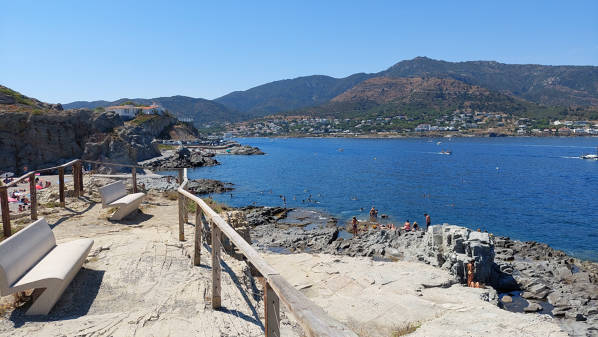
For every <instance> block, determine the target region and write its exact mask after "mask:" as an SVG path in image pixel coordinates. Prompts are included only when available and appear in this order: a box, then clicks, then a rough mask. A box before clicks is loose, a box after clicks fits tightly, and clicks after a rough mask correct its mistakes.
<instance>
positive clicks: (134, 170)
mask: <svg viewBox="0 0 598 337" xmlns="http://www.w3.org/2000/svg"><path fill="white" fill-rule="evenodd" d="M131 178H132V179H133V182H132V184H133V193H137V169H136V168H134V167H133V168H132V169H131Z"/></svg>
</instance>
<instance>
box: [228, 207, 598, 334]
mask: <svg viewBox="0 0 598 337" xmlns="http://www.w3.org/2000/svg"><path fill="white" fill-rule="evenodd" d="M242 211H243V212H246V215H245V217H246V219H247V224H248V226H249V232H250V233H251V239H252V241H253V245H254V246H255V247H257V248H259V249H260V250H262V251H264V252H277V253H286V254H293V255H294V254H298V253H309V254H331V255H346V256H351V257H367V258H371V259H372V260H374V261H405V262H420V263H421V262H423V263H426V264H429V265H432V266H434V267H437V268H440V269H443V270H447V271H449V273H450V274H451V275H452V276H453V278H452V279H451V280H450V282H448V283H446V284H444V285H442V287H450V286H451V285H453V284H464V283H466V280H465V278H464V272H463V269H464V267H463V264H464V262H460V258H458V257H457V258H456V259H455V255H454V254H457V255H456V256H460V255H461V254H463V253H465V256H463V259H465V260H466V261H467V259H473V260H475V261H476V263H475V266H476V276H475V280H479V281H480V282H481V283H483V284H485V285H486V286H487V287H488V286H491V287H492V289H494V290H495V291H496V292H497V293H498V297H499V299H498V300H497V302H496V305H497V306H498V307H500V308H504V309H505V310H508V311H513V312H519V313H522V312H526V313H536V312H539V313H542V314H547V315H549V316H551V317H553V318H554V319H555V320H557V322H558V323H559V325H560V326H561V327H562V328H563V329H565V330H566V331H567V332H568V333H569V334H572V335H576V336H577V335H579V336H585V335H591V334H592V333H595V332H596V331H598V263H596V262H592V261H587V260H581V259H578V258H575V257H572V256H569V255H567V254H566V253H564V252H562V251H559V250H556V249H553V248H551V247H550V246H548V245H547V244H543V243H539V242H534V241H527V242H524V241H519V240H512V239H510V238H508V237H501V236H494V235H492V234H488V233H478V232H475V231H473V230H470V229H467V228H463V227H459V226H451V225H448V224H439V225H434V226H432V227H430V229H429V230H428V231H417V232H413V231H412V232H405V231H403V230H384V229H379V227H378V229H373V228H372V226H371V225H370V226H369V227H368V229H366V230H364V231H362V232H360V233H359V234H358V235H357V236H354V237H346V236H342V235H339V234H340V229H341V228H342V227H338V226H336V225H335V222H334V221H322V222H321V224H320V225H319V226H318V227H317V228H313V227H310V226H309V224H308V223H306V222H305V221H302V222H300V223H299V225H298V226H297V225H295V226H294V225H293V223H292V221H291V222H289V221H285V217H286V215H287V214H288V213H289V211H288V209H284V208H277V207H275V208H268V207H266V208H259V207H258V208H255V207H250V208H244V209H242ZM237 212H238V211H237ZM276 214H279V215H280V218H278V217H277V216H276ZM323 223H326V225H324V224H323ZM440 237H444V239H439V238H440ZM478 237H479V238H481V239H478ZM484 237H486V238H487V239H484ZM434 240H440V241H442V240H444V241H445V242H444V244H443V246H442V245H441V246H442V247H441V248H440V249H430V247H431V245H432V246H433V245H437V242H434V243H431V242H432V241H434ZM478 240H479V241H478ZM451 241H453V243H451ZM447 242H448V244H447ZM455 242H459V243H457V244H455ZM459 247H465V248H459ZM447 250H448V252H447ZM438 254H442V255H443V257H442V258H438ZM449 261H451V262H449ZM478 271H479V273H480V274H478Z"/></svg>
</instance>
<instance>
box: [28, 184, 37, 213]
mask: <svg viewBox="0 0 598 337" xmlns="http://www.w3.org/2000/svg"><path fill="white" fill-rule="evenodd" d="M29 199H30V200H29V201H30V202H31V220H37V189H36V188H35V172H31V174H30V175H29Z"/></svg>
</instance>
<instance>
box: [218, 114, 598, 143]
mask: <svg viewBox="0 0 598 337" xmlns="http://www.w3.org/2000/svg"><path fill="white" fill-rule="evenodd" d="M224 127H225V130H226V131H225V133H226V134H227V135H229V136H238V137H264V136H267V137H270V136H316V137H317V136H320V137H325V136H329V137H358V136H379V137H392V136H403V137H418V136H536V137H545V136H598V120H594V121H587V120H575V121H573V120H554V121H550V122H548V123H545V124H543V123H540V122H538V121H537V120H534V119H531V118H517V117H513V116H512V115H510V114H506V113H487V112H461V111H455V113H454V114H451V115H449V114H446V115H442V116H440V117H438V118H436V119H434V120H432V121H428V122H423V121H422V120H421V119H420V118H414V117H409V116H407V115H396V116H393V117H376V118H373V119H362V118H353V119H351V118H345V119H339V118H320V117H310V116H271V117H265V118H262V119H258V120H253V121H246V122H240V123H234V124H233V123H226V124H225V125H224Z"/></svg>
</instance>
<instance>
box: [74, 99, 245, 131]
mask: <svg viewBox="0 0 598 337" xmlns="http://www.w3.org/2000/svg"><path fill="white" fill-rule="evenodd" d="M129 101H131V102H135V103H137V104H143V105H150V104H152V103H157V104H159V105H161V106H162V107H163V108H164V109H166V110H168V112H170V113H172V114H173V115H175V116H177V117H191V118H193V119H194V121H195V123H197V124H204V123H213V122H224V121H239V120H242V119H245V118H246V117H247V116H245V114H243V113H239V112H236V111H234V110H231V109H229V108H227V107H225V106H224V105H222V104H220V103H218V102H214V101H210V100H207V99H203V98H193V97H187V96H171V97H156V98H121V99H119V100H116V101H112V102H110V101H92V102H87V101H77V102H72V103H68V104H64V108H65V109H80V108H86V109H95V108H99V107H107V106H111V105H120V104H123V103H125V102H129Z"/></svg>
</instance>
